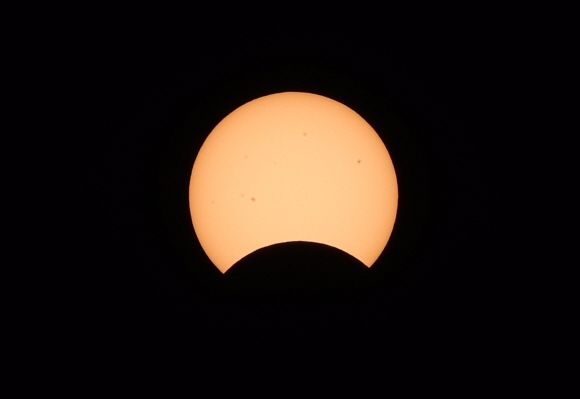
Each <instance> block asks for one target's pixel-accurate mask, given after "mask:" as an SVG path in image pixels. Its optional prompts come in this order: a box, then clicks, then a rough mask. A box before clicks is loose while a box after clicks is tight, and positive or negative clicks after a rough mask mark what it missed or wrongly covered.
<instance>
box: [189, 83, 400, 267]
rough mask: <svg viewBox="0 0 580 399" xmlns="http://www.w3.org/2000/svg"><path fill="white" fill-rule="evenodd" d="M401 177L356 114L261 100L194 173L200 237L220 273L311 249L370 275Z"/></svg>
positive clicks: (332, 105) (211, 142) (234, 119)
mask: <svg viewBox="0 0 580 399" xmlns="http://www.w3.org/2000/svg"><path fill="white" fill-rule="evenodd" d="M397 202H398V188H397V178H396V175H395V169H394V166H393V163H392V160H391V157H390V155H389V152H388V151H387V148H386V147H385V144H384V143H383V142H382V140H381V139H380V137H379V135H378V134H377V133H376V131H375V130H374V129H373V128H372V127H371V126H370V125H369V124H368V123H367V122H366V121H365V120H364V119H363V118H362V117H361V116H360V115H359V114H357V113H356V112H355V111H354V110H352V109H350V108H349V107H347V106H346V105H344V104H341V103H339V102H337V101H335V100H332V99H330V98H327V97H323V96H320V95H317V94H311V93H301V92H284V93H276V94H271V95H268V96H264V97H260V98H257V99H255V100H253V101H250V102H248V103H246V104H243V105H241V106H240V107H239V108H237V109H235V110H233V111H232V112H231V113H230V114H229V115H227V116H226V117H225V118H224V119H223V120H222V121H221V122H220V123H219V124H218V125H217V126H216V127H215V128H214V129H213V130H212V132H211V133H210V134H209V136H208V137H207V139H206V140H205V142H204V143H203V145H202V147H201V149H200V150H199V153H198V155H197V158H196V160H195V163H194V165H193V169H192V173H191V180H190V186H189V204H190V212H191V219H192V223H193V227H194V229H195V233H196V235H197V238H198V239H199V242H200V244H201V246H202V248H203V249H204V251H205V253H206V254H207V256H208V257H209V258H210V260H211V261H212V262H213V263H214V264H215V266H216V267H217V268H218V269H219V270H220V271H222V272H224V273H225V272H226V271H227V270H228V269H229V268H230V267H231V266H232V265H233V264H235V263H236V262H237V261H239V260H240V259H242V258H243V257H244V256H246V255H248V254H250V253H251V252H253V251H255V250H257V249H260V248H263V247H266V246H269V245H272V244H277V243H283V242H291V241H309V242H315V243H321V244H326V245H330V246H333V247H335V248H338V249H340V250H342V251H344V252H347V253H348V254H350V255H352V256H354V257H356V258H357V259H359V260H360V261H361V262H362V263H364V264H365V265H367V266H368V267H370V266H372V264H373V263H374V262H375V261H376V260H377V258H378V257H379V255H380V254H381V252H382V251H383V250H384V248H385V246H386V244H387V242H388V240H389V237H390V235H391V232H392V230H393V226H394V222H395V217H396V213H397Z"/></svg>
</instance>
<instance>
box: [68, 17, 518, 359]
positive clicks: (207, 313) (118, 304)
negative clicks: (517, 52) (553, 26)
mask: <svg viewBox="0 0 580 399" xmlns="http://www.w3.org/2000/svg"><path fill="white" fill-rule="evenodd" d="M177 14H179V13H176V14H175V15H173V16H171V17H170V18H168V19H164V18H162V17H161V16H151V15H149V16H148V17H139V16H132V17H131V16H130V15H129V14H126V15H123V16H120V17H118V19H117V18H115V17H111V16H110V15H107V18H106V19H104V20H99V19H98V18H97V19H96V22H95V20H93V19H92V20H91V21H90V23H89V22H88V21H85V20H80V19H79V21H78V24H79V26H80V27H79V30H80V31H81V32H82V34H79V35H78V37H74V38H72V39H70V38H69V40H71V41H72V42H73V43H74V45H72V46H71V55H72V57H71V58H72V60H73V61H71V64H70V65H68V66H66V68H69V69H70V71H71V76H72V77H73V79H72V80H74V84H73V85H72V86H73V88H72V91H71V109H73V110H74V114H73V115H74V118H73V124H74V127H75V129H76V130H77V132H76V134H75V135H73V137H72V138H71V140H72V141H74V142H75V143H76V144H78V146H77V147H78V150H77V151H75V154H74V157H75V159H74V163H73V165H74V166H73V167H72V169H73V170H72V172H73V174H74V175H75V177H74V181H73V186H74V187H75V190H76V191H77V196H76V197H75V198H76V199H77V202H75V205H78V209H77V208H75V210H78V218H77V222H79V223H80V225H79V228H78V230H75V231H77V232H78V234H76V235H75V238H74V239H73V241H72V242H71V247H74V248H76V250H77V251H78V252H77V251H75V253H77V254H78V255H77V256H76V258H75V264H76V265H77V267H78V273H77V274H75V275H74V276H75V280H74V282H73V283H72V284H73V285H74V286H75V287H76V289H77V291H78V293H77V294H76V295H77V296H78V298H79V300H78V303H77V301H75V300H73V301H72V302H73V303H75V305H78V309H77V310H76V311H75V312H74V315H75V316H74V318H78V320H79V324H78V325H79V327H78V328H79V330H80V331H82V332H84V333H86V337H87V341H86V342H85V343H84V344H83V345H81V346H82V347H84V346H90V347H91V350H94V351H96V352H97V353H100V354H102V353H105V354H107V356H109V358H110V359H133V360H135V359H141V360H145V359H150V358H153V357H157V356H169V357H171V358H176V357H182V358H188V356H193V357H194V358H203V359H213V358H214V357H215V354H216V353H220V354H221V355H220V356H226V355H224V354H226V353H227V354H229V355H227V356H230V355H232V354H235V353H251V354H253V355H256V354H258V353H260V354H267V355H268V356H281V354H286V355H288V354H296V353H299V354H301V355H304V356H307V357H308V356H311V355H312V356H314V355H313V353H318V352H316V350H320V348H323V350H324V351H325V353H334V354H338V356H339V357H341V356H343V355H344V354H349V355H353V356H362V357H369V356H370V357H378V358H381V356H382V357H388V356H389V355H390V354H392V353H393V352H397V351H398V352H403V353H406V354H408V355H409V356H411V355H413V356H422V355H420V354H425V353H430V352H433V351H434V352H436V353H439V354H441V356H450V355H451V354H453V356H459V357H461V358H465V359H468V358H469V359H475V358H479V357H481V356H489V354H490V353H496V351H497V349H498V348H500V347H501V348H507V347H513V345H514V341H515V339H516V338H515V337H516V335H517V334H516V331H517V328H516V327H517V325H518V321H517V314H518V312H517V311H516V309H517V306H518V305H517V304H518V298H517V296H518V290H517V287H516V286H515V285H514V282H513V279H512V277H513V274H514V272H513V271H512V270H511V267H512V266H511V265H510V263H509V261H508V260H507V258H506V257H505V253H504V250H505V247H506V245H507V242H508V239H507V237H508V235H509V232H508V231H507V229H506V224H505V220H504V219H503V216H504V212H503V211H502V207H503V204H502V201H503V197H502V192H503V190H504V188H505V187H504V179H502V178H501V173H502V170H501V165H502V162H501V159H502V157H503V155H504V151H505V150H504V149H503V148H504V147H503V146H502V145H501V143H507V142H509V141H510V140H511V137H512V136H513V133H512V131H511V128H512V124H511V123H510V112H511V111H510V107H511V105H512V104H511V103H510V101H511V98H513V91H514V90H515V89H514V87H513V80H512V75H513V73H514V69H515V67H514V66H513V61H514V58H515V57H516V56H514V54H513V51H512V44H513V42H514V40H515V39H514V37H515V36H514V35H513V34H510V32H508V30H509V28H506V27H505V26H509V24H504V22H503V20H502V17H500V16H498V15H499V14H497V15H496V14H493V13H492V14H493V15H492V16H493V19H492V20H491V21H492V22H493V23H491V24H490V19H488V17H489V16H490V15H489V14H486V15H483V14H481V13H479V14H478V13H475V12H474V11H473V10H463V11H461V10H460V11H459V14H454V15H455V16H447V17H443V16H438V17H437V18H434V17H432V16H430V11H429V10H424V12H423V13H420V15H419V14H417V13H411V14H408V15H411V17H410V18H408V19H405V20H404V21H402V20H400V19H399V18H398V16H397V15H398V13H397V12H395V11H393V12H390V13H387V14H374V13H371V12H367V13H363V14H362V15H361V16H360V17H355V16H350V17H348V18H346V17H344V18H341V19H338V18H337V17H333V16H330V15H326V16H324V17H322V16H321V17H306V18H302V17H304V16H302V17H301V18H297V19H295V20H294V19H292V18H291V17H287V18H285V19H284V20H281V19H280V20H278V19H276V18H274V19H273V20H269V22H264V21H262V20H260V19H259V18H258V20H260V22H256V21H254V20H252V22H251V23H250V22H249V20H247V19H244V18H243V17H242V16H241V15H243V14H240V16H239V17H238V18H231V16H230V17H229V18H230V19H222V18H220V17H218V16H217V15H219V14H211V13H207V14H205V13H204V14H198V13H195V12H192V13H189V14H186V15H185V16H184V15H181V16H180V18H179V20H177V19H176V18H177ZM299 15H300V13H299ZM308 15H310V14H308ZM371 15H373V16H372V17H371ZM437 15H447V14H446V13H445V12H443V11H441V10H439V13H438V14H437ZM457 15H461V17H457ZM369 18H370V19H369ZM232 21H233V22H232ZM85 22H86V23H87V25H86V26H85ZM281 91H307V92H313V93H317V94H321V95H326V96H328V97H330V98H333V99H335V100H337V101H340V102H342V103H343V104H345V105H347V106H349V107H351V108H352V109H354V110H355V111H356V112H358V113H359V114H360V115H361V116H363V117H364V118H365V119H366V120H367V121H368V122H369V123H370V124H371V125H372V126H373V127H374V128H375V130H376V131H377V132H378V133H379V135H380V136H381V138H382V139H383V141H384V142H385V144H386V146H387V148H388V150H389V152H390V154H391V156H392V159H393V162H394V165H395V169H396V172H397V177H398V180H399V189H400V204H399V207H400V208H399V214H398V218H397V222H396V225H395V230H394V233H393V236H392V238H391V240H390V242H389V244H388V246H387V248H386V250H385V252H384V253H383V255H382V256H381V258H379V260H378V261H377V263H376V264H375V265H374V266H373V267H372V268H371V269H370V270H368V273H367V275H365V276H364V277H363V278H362V279H363V280H364V282H362V283H360V284H359V283H357V284H355V285H356V287H354V288H352V287H350V288H344V289H342V288H341V289H339V290H338V291H337V292H332V293H328V292H327V291H324V290H322V289H321V290H319V291H317V289H316V287H314V288H311V289H310V291H308V293H306V294H305V293H304V292H302V291H300V290H298V291H296V290H295V291H291V292H290V293H288V292H286V294H284V295H281V294H280V293H271V292H270V293H263V292H261V291H260V289H257V290H256V292H253V291H252V290H248V289H246V290H244V289H241V290H240V289H239V286H238V287H237V289H234V288H232V286H230V285H227V284H226V283H224V276H222V275H221V273H219V271H217V269H216V268H215V267H214V266H213V265H212V264H211V263H210V261H209V260H208V259H207V258H206V256H205V255H204V253H203V251H202V249H201V247H200V246H199V244H198V242H197V241H196V240H195V235H194V232H193V228H192V226H191V222H190V219H189V213H188V208H187V206H188V205H187V192H188V191H187V190H188V184H189V173H190V172H191V167H192V165H193V161H194V159H195V155H196V153H197V151H198V149H199V147H200V146H201V144H202V143H203V140H204V139H205V137H206V136H207V134H209V132H210V131H211V129H212V128H213V127H214V126H215V125H216V124H217V123H218V122H219V121H220V120H221V119H222V118H223V117H225V116H226V115H227V114H228V113H229V112H231V111H232V110H234V109H235V108H237V107H238V106H240V105H242V104H243V103H245V102H247V101H250V100H252V99H254V98H256V97H259V96H261V95H266V94H271V93H275V92H281ZM500 226H501V227H500ZM320 253H322V252H320ZM269 256H270V257H269V258H268V257H265V258H261V260H257V261H255V264H254V267H255V268H260V267H264V266H265V265H266V264H267V265H272V264H274V266H273V267H275V265H276V261H274V260H273V259H276V255H272V254H270V255H269ZM279 256H283V257H285V256H286V255H284V254H283V251H282V252H280V255H279ZM328 256H329V257H330V258H332V256H331V255H330V254H329V255H328ZM334 256H337V255H336V254H334ZM330 258H329V259H330ZM332 259H336V258H332ZM260 262H261V263H260ZM280 262H282V261H280ZM336 262H337V264H338V266H337V267H344V268H347V266H345V265H346V264H348V262H347V261H344V262H343V261H336ZM341 262H342V263H341ZM323 263H324V262H323ZM314 267H316V265H314ZM353 267H354V266H353ZM304 273H306V274H307V272H304ZM242 274H243V273H242ZM306 274H305V276H306ZM305 278H306V277H305ZM233 285H234V286H235V284H233ZM262 288H263V287H262ZM81 298H82V299H81ZM88 337H90V338H88ZM89 342H90V344H89ZM313 348H317V349H316V350H314V349H313ZM313 351H314V352H313ZM504 355H505V352H504ZM232 356H233V355H232ZM220 359H223V357H220Z"/></svg>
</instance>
